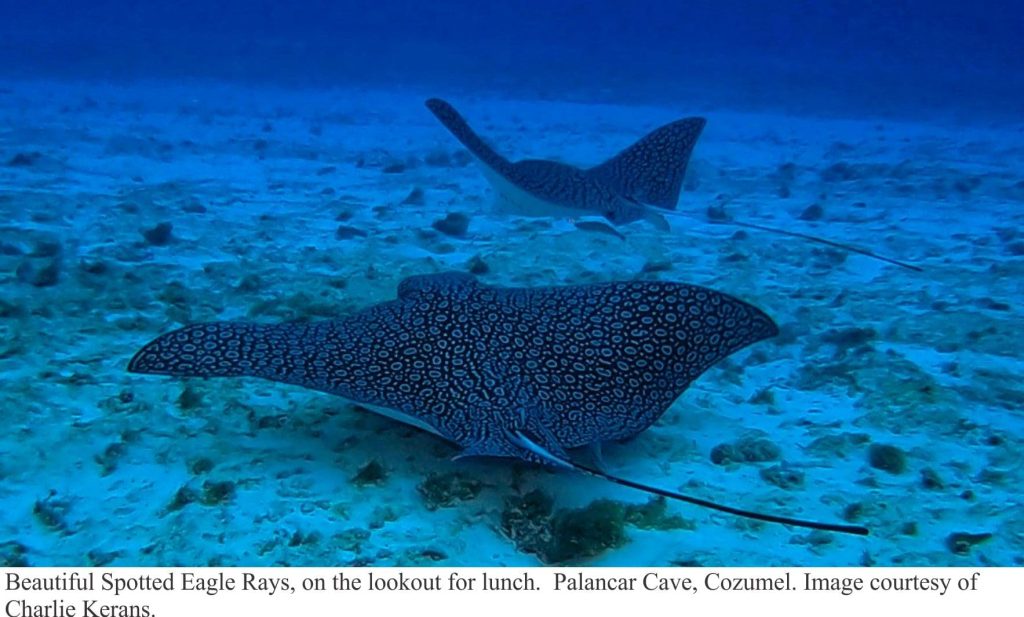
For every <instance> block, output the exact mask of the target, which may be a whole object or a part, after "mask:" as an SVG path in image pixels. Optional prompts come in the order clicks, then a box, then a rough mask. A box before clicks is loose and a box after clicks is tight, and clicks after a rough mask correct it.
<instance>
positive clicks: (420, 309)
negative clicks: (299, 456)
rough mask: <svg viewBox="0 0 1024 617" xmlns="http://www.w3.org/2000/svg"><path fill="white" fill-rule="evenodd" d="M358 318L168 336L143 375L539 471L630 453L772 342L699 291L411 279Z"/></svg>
mask: <svg viewBox="0 0 1024 617" xmlns="http://www.w3.org/2000/svg"><path fill="white" fill-rule="evenodd" d="M398 296H399V297H398V299H396V300H394V301H390V302H385V303H382V304H378V305H376V306H372V307H370V308H368V309H365V310H363V311H362V312H360V313H357V314H355V315H352V316H350V317H347V318H344V319H338V320H332V321H323V322H318V323H286V324H278V325H264V324H246V323H230V322H227V323H210V324H198V325H192V326H187V327H185V328H182V329H180V330H176V331H174V332H170V333H168V334H165V335H163V336H161V337H159V338H157V339H156V340H154V341H152V342H151V343H149V344H148V345H146V346H145V347H144V348H143V349H142V350H140V351H139V352H138V353H137V354H136V356H135V357H134V358H133V359H132V360H131V362H130V364H129V370H130V371H133V372H136V373H152V374H162V375H175V376H183V377H184V376H198V377H229V376H253V377H260V378H264V379H269V380H273V381H280V382H286V383H291V384H296V385H300V386H303V387H306V388H311V389H314V390H320V391H323V392H329V393H331V394H336V395H339V396H342V397H345V398H347V399H350V400H352V401H356V402H359V403H362V404H365V405H370V406H375V407H380V408H386V409H390V410H395V411H398V412H400V413H401V414H403V415H405V416H408V417H411V418H415V419H417V420H418V421H420V422H421V423H423V424H425V425H427V426H428V427H430V428H432V429H433V430H435V431H436V432H437V433H439V434H440V435H442V436H443V437H446V438H448V439H450V440H451V441H453V442H455V443H456V444H459V445H460V446H462V447H463V448H464V449H465V451H466V452H467V453H468V454H481V455H497V456H515V457H519V458H523V459H527V460H536V457H534V456H532V455H531V454H530V453H529V452H528V451H524V449H523V448H522V447H521V445H520V444H518V443H515V442H514V441H513V440H510V438H509V436H510V435H511V434H515V433H516V432H521V433H524V434H529V435H532V436H533V439H534V440H535V441H537V442H538V443H542V444H543V445H544V447H545V448H547V449H549V450H551V451H553V452H561V451H563V450H564V449H565V448H574V447H579V446H584V445H588V444H597V443H600V442H602V441H606V440H610V439H621V438H626V437H631V436H633V435H636V434H637V433H639V432H641V431H643V430H644V429H646V428H647V427H648V426H650V425H651V423H652V422H654V421H655V420H657V419H658V417H660V416H661V415H662V414H663V413H664V412H665V410H667V409H668V407H669V406H670V405H671V404H672V402H673V401H674V400H675V399H676V398H678V397H679V395H680V394H682V392H683V391H684V390H685V389H686V387H687V386H688V385H689V384H690V383H691V382H692V381H693V380H694V379H696V378H697V377H698V376H699V375H700V374H701V373H703V372H704V371H705V370H707V369H708V368H709V367H710V366H711V365H713V364H714V363H715V362H717V361H719V360H721V359H722V358H724V357H725V356H727V355H729V354H730V353H733V352H734V351H736V350H738V349H740V348H742V347H744V346H746V345H749V344H751V343H754V342H756V341H758V340H761V339H764V338H767V337H770V336H772V335H774V334H775V333H776V332H777V329H776V326H775V324H774V323H773V322H772V320H771V319H770V318H769V317H768V316H767V315H765V314H764V313H763V312H761V311H760V310H758V309H757V308H755V307H753V306H751V305H749V304H747V303H745V302H742V301H740V300H737V299H735V298H732V297H731V296H728V295H725V294H722V293H719V292H716V291H713V290H710V289H706V288H703V287H698V286H693V285H685V284H679V283H662V282H623V283H604V284H594V285H580V286H570V287H543V288H501V287H490V286H486V285H482V284H479V283H477V282H476V280H475V279H474V278H473V277H471V276H469V275H464V274H456V273H448V274H439V275H428V276H417V277H411V278H409V279H406V280H404V281H403V282H402V283H401V285H400V286H399V294H398Z"/></svg>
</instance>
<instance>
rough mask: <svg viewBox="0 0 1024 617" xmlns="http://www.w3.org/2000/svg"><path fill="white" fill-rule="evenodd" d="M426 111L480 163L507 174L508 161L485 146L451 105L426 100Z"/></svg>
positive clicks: (438, 100) (442, 101)
mask: <svg viewBox="0 0 1024 617" xmlns="http://www.w3.org/2000/svg"><path fill="white" fill-rule="evenodd" d="M426 104H427V109H429V110H430V111H431V112H432V113H433V114H434V116H436V117H437V119H438V120H440V121H441V124H443V125H444V126H445V128H446V129H448V130H449V131H450V132H451V134H452V135H454V136H455V138H456V139H458V140H459V141H460V142H462V145H463V146H465V147H466V149H467V150H469V151H470V152H471V153H472V154H473V156H475V157H476V158H477V159H479V160H480V162H481V163H483V164H484V165H487V166H488V167H490V168H492V169H494V170H495V171H498V172H501V173H503V174H506V175H507V174H508V169H509V167H510V166H511V165H512V163H511V162H509V160H508V159H507V158H505V157H503V156H501V155H500V154H498V153H497V152H495V150H494V148H492V147H490V146H489V145H487V142H485V141H484V140H483V139H482V138H481V137H480V136H479V135H477V134H476V131H474V130H473V128H472V127H470V126H469V123H468V122H466V119H465V118H463V117H462V114H460V113H459V112H458V111H457V110H456V109H455V108H454V107H452V105H451V103H449V102H448V101H444V100H442V99H428V100H427V103H426Z"/></svg>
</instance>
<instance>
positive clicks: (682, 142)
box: [587, 117, 707, 210]
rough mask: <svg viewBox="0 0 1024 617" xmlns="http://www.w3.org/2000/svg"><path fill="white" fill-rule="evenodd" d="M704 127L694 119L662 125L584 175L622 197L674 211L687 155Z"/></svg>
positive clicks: (687, 159) (699, 119)
mask: <svg viewBox="0 0 1024 617" xmlns="http://www.w3.org/2000/svg"><path fill="white" fill-rule="evenodd" d="M705 124H707V121H706V120H705V119H704V118H697V117H694V118H683V119H682V120H676V121H675V122H672V123H670V124H666V125H665V126H663V127H661V128H657V129H655V130H653V131H651V132H650V133H648V134H647V135H645V136H644V137H642V138H640V140H638V141H637V142H636V143H635V144H633V145H632V146H630V147H628V148H626V149H625V150H623V151H622V152H620V153H619V154H617V155H615V156H614V157H612V158H610V159H608V160H607V161H605V162H604V163H601V164H600V165H598V166H597V167H594V168H591V169H589V170H587V173H588V174H590V175H591V176H592V177H594V178H595V179H597V180H598V181H600V182H602V183H604V184H606V185H607V186H609V187H611V188H613V189H614V190H615V191H617V192H618V193H620V194H621V195H623V196H624V197H626V198H629V199H633V200H636V201H638V202H640V203H644V204H649V205H652V206H657V207H658V208H664V209H666V210H675V209H676V203H677V202H678V201H679V192H680V190H682V187H683V176H685V175H686V166H687V164H689V162H690V154H692V153H693V147H694V145H696V143H697V139H698V138H699V137H700V134H701V131H703V130H704V125H705Z"/></svg>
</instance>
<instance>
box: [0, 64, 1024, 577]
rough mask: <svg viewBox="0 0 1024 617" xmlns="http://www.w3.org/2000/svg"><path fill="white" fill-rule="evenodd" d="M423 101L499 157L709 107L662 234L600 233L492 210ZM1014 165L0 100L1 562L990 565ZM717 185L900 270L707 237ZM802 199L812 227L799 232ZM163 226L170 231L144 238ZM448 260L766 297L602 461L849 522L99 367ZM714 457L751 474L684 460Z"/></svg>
mask: <svg viewBox="0 0 1024 617" xmlns="http://www.w3.org/2000/svg"><path fill="white" fill-rule="evenodd" d="M438 95H440V96H445V97H446V98H450V100H451V101H452V102H453V103H454V104H455V105H456V106H457V107H459V108H460V110H461V111H462V112H463V113H464V114H465V115H466V117H467V118H468V119H469V121H470V122H471V123H472V124H473V125H474V126H475V127H476V128H477V129H478V130H479V131H480V132H481V133H482V134H483V135H484V136H485V137H487V138H488V139H490V141H491V142H492V143H493V144H495V145H496V146H497V147H498V149H499V150H500V151H502V152H503V153H505V154H506V155H508V156H509V157H510V158H513V159H514V158H531V157H534V158H558V159H561V160H565V161H568V162H573V163H577V164H581V165H583V164H595V163H598V162H600V161H601V160H603V159H604V158H607V157H608V156H611V155H612V154H614V153H615V152H617V151H618V150H619V149H621V148H622V147H624V146H626V145H628V144H630V143H632V141H633V140H634V139H636V138H637V137H639V136H640V135H641V134H643V133H644V132H646V131H648V130H650V129H652V128H654V127H656V126H658V125H660V124H662V123H664V122H668V121H671V120H673V119H676V118H678V117H681V116H684V115H692V114H701V115H706V116H707V117H708V120H709V123H708V127H707V129H706V131H705V133H704V135H703V137H702V138H701V140H700V143H699V144H698V146H697V149H696V152H695V155H694V159H693V161H692V164H691V168H690V172H689V174H688V176H687V180H686V189H687V190H686V192H685V193H684V195H683V198H682V200H681V204H680V211H681V212H685V213H687V215H688V218H678V219H673V230H672V231H671V232H669V233H664V232H660V231H657V230H655V229H654V228H653V227H652V226H650V225H649V224H647V223H644V222H641V223H636V224H633V225H630V226H627V227H624V228H623V229H622V231H623V232H624V234H625V236H626V237H625V239H624V240H623V239H619V238H617V237H614V236H612V235H607V234H602V233H595V232H590V231H581V230H578V229H576V228H575V227H574V226H573V224H572V222H570V221H567V220H560V219H548V220H545V219H525V218H515V217H509V216H506V215H503V214H497V213H494V212H492V211H491V197H492V193H491V189H490V187H489V186H488V185H487V184H486V182H485V180H484V178H483V177H482V175H481V174H480V173H479V170H478V169H477V168H476V166H475V164H472V163H470V162H469V161H468V159H467V157H466V155H465V153H464V152H463V151H462V149H461V147H460V146H459V145H458V144H457V143H456V142H455V140H454V139H453V138H452V137H451V136H450V135H449V134H448V133H447V132H446V131H445V130H444V129H443V128H442V127H441V126H440V125H439V124H438V122H437V121H436V120H435V119H434V118H433V117H432V116H431V114H430V113H429V112H428V111H427V110H426V109H425V108H424V106H423V100H424V99H425V98H426V97H427V96H438ZM1022 168H1024V132H1022V127H1021V126H1010V125H1005V124H1000V125H996V124H992V125H989V124H986V123H985V122H984V121H983V120H978V119H975V120H974V121H972V122H969V123H964V122H962V121H961V120H950V121H946V122H943V121H937V120H936V121H932V122H928V123H925V122H921V123H914V122H907V121H900V120H895V119H888V118H862V119H836V118H830V117H828V116H827V115H820V116H817V117H815V116H811V115H806V116H802V117H795V116H787V115H784V114H781V113H754V112H750V111H745V112H738V111H730V110H727V109H720V108H708V107H703V106H699V105H695V106H693V107H689V108H688V107H686V106H685V102H683V103H680V105H679V106H677V107H675V108H671V109H670V108H658V107H636V106H632V107H625V106H623V107H619V106H614V105H584V104H578V103H553V102H539V101H522V100H509V99H503V98H500V97H479V96H468V95H466V94H452V95H447V94H446V93H443V92H417V91H408V92H400V93H395V92H382V91H371V90H359V89H349V90H346V89H338V90H332V91H298V92H287V91H284V90H269V89H263V90H258V89H245V88H242V87H228V86H218V85H214V84H204V85H192V86H173V85H168V84H146V85H137V86H131V87H115V86H109V85H102V84H60V83H45V82H33V83H6V84H3V87H2V89H0V186H2V194H0V212H2V219H0V248H2V250H0V380H2V384H3V385H2V388H0V397H2V401H0V409H2V413H3V423H4V431H3V433H2V437H0V450H2V451H3V456H2V457H0V478H2V481H0V563H3V564H4V565H25V564H29V565H91V564H97V565H275V564H278V565H282V564H289V565H338V566H343V565H414V564H441V565H536V564H540V563H542V562H545V561H546V562H556V561H557V562H563V563H574V564H593V565H673V564H677V565H679V564H682V565H784V564H792V565H859V564H877V565H909V564H917V565H966V564H990V565H1021V564H1022V563H1024V514H1022V512H1024V510H1022V509H1021V497H1020V495H1021V493H1020V491H1019V488H1020V486H1022V485H1024V477H1022V476H1024V467H1022V458H1024V439H1022V435H1024V431H1022V429H1024V415H1022V414H1024V385H1022V383H1021V379H1020V376H1021V374H1022V370H1021V369H1022V366H1024V361H1022V357H1021V356H1022V352H1021V350H1022V349H1024V330H1022V328H1021V327H1020V326H1021V323H1024V322H1022V321H1021V303H1022V301H1024V276H1022V275H1024V232H1021V222H1022V218H1024V180H1022V176H1021V169H1022ZM414 189H419V190H420V191H421V194H420V195H412V198H410V193H412V192H413V190H414ZM721 203H725V208H726V210H727V212H728V213H729V214H730V215H732V216H734V217H736V218H738V219H744V220H748V221H752V222H757V223H761V224H768V225H775V226H782V227H787V228H790V229H793V230H796V231H802V232H807V233H817V234H820V235H826V236H828V237H830V238H833V239H838V240H843V241H847V242H852V243H855V244H858V245H860V246H864V247H869V248H872V249H873V250H876V251H878V252H882V253H885V254H887V255H890V256H893V257H898V258H900V259H904V260H907V261H912V262H914V263H917V264H919V265H921V266H922V267H924V268H925V271H924V272H923V273H915V272H910V271H907V270H902V269H900V268H897V267H893V266H889V265H886V264H881V263H879V262H876V261H873V260H870V259H867V258H865V257H861V256H856V255H846V254H844V253H841V252H837V251H834V250H831V249H828V248H824V247H821V246H819V245H815V244H810V243H807V242H802V241H799V240H793V239H787V238H781V237H777V236H772V235H768V234H764V233H759V232H753V231H752V232H749V233H739V234H737V233H736V232H737V230H736V229H735V228H733V227H729V226H725V225H712V224H709V223H708V222H707V215H706V212H707V210H708V208H709V206H714V205H716V204H721ZM812 204H818V205H819V206H821V214H822V216H821V219H820V220H817V221H807V220H802V219H801V218H800V217H801V214H803V213H804V212H805V209H807V208H808V206H810V205H812ZM450 212H458V213H464V214H466V215H468V216H469V217H470V224H469V228H468V231H467V232H466V234H465V235H464V236H463V237H449V236H447V235H445V234H442V233H439V232H437V231H436V230H434V229H433V228H432V223H433V222H434V221H436V220H438V219H440V218H442V217H443V216H444V215H446V214H447V213H450ZM165 222H166V223H170V224H171V225H172V230H171V234H170V237H169V238H161V237H159V235H160V234H158V233H149V234H148V237H147V234H146V233H145V232H146V231H147V230H152V229H153V228H154V227H156V226H157V225H158V224H160V223H165ZM339 226H347V227H349V228H353V229H355V230H357V231H352V230H351V229H350V230H349V231H348V232H347V233H346V232H344V231H343V232H342V233H341V234H340V235H341V236H352V237H339V232H338V228H339ZM363 234H365V235H363ZM471 267H472V268H474V269H477V270H481V269H486V270H487V272H486V273H484V274H481V279H482V280H483V281H485V282H487V283H490V284H501V285H524V286H532V285H554V284H570V283H583V282H591V281H609V280H617V279H631V278H637V277H641V278H653V279H661V280H673V281H684V282H691V283H698V284H702V285H707V286H711V287H714V288H716V289H719V290H721V291H725V292H728V293H731V294H733V295H736V296H739V297H741V298H744V299H746V300H748V301H750V302H752V303H754V304H755V305H757V306H759V307H761V308H763V309H765V310H766V311H767V312H768V313H769V314H770V315H772V316H773V317H774V318H775V319H776V321H777V322H779V324H781V327H782V334H781V335H780V336H779V337H777V338H776V339H774V340H770V341H766V342H762V343H759V344H756V345H754V346H753V347H751V348H749V349H748V350H744V351H743V352H740V353H738V354H736V355H734V356H732V357H731V358H729V359H728V360H726V361H725V362H723V363H721V364H720V365H719V366H717V367H716V368H714V369H712V370H711V371H709V372H708V373H707V374H705V375H704V376H703V377H702V378H701V379H699V380H698V381H697V382H696V383H695V384H694V385H693V386H692V387H691V388H690V389H689V390H688V391H687V392H686V393H685V394H684V395H683V396H682V397H681V398H680V399H679V400H678V401H677V402H676V404H675V405H674V406H673V407H672V408H671V409H670V410H669V411H668V412H667V413H666V414H665V415H664V416H663V418H662V419H661V420H660V421H659V422H658V423H657V424H656V425H655V426H653V427H652V428H651V429H649V430H647V431H646V432H644V433H642V434H641V435H640V436H639V437H638V438H636V439H635V440H633V441H631V442H629V443H625V444H618V445H611V446H608V447H606V449H605V458H606V461H607V464H608V466H609V467H610V468H611V469H612V470H614V471H616V472H617V473H620V474H621V475H625V476H627V477H630V478H633V479H636V480H640V481H644V482H647V483H650V484H655V485H660V486H665V487H668V488H673V489H681V490H684V491H685V492H689V493H692V494H695V495H698V496H701V497H706V498H711V499H717V500H719V501H722V502H725V503H730V504H732V505H736V506H740V507H744V508H747V509H759V510H764V511H769V512H777V513H786V514H789V515H795V516H801V517H805V518H814V519H820V520H825V521H843V520H846V521H851V522H855V523H858V524H863V525H867V526H869V527H870V528H871V530H872V535H871V536H870V537H868V538H861V537H853V536H845V535H838V534H830V533H821V532H808V531H807V530H803V529H796V528H787V527H784V526H780V525H772V524H760V523H754V522H751V521H747V520H742V519H737V518H734V517H731V516H727V515H724V514H718V513H714V512H710V511H707V510H702V509H697V508H694V507H691V506H687V505H683V504H677V503H669V504H667V506H663V505H662V504H660V503H658V502H650V501H649V500H648V496H647V495H645V494H643V493H638V492H636V491H632V490H629V489H625V488H620V487H617V486H613V485H611V484H608V483H606V482H603V481H601V480H597V479H592V478H587V477H581V476H577V475H573V474H570V473H564V472H551V471H546V470H542V469H537V468H533V467H530V466H528V465H521V464H515V463H513V462H510V461H507V460H495V461H459V462H452V461H451V460H450V459H451V457H452V455H453V454H455V451H454V450H453V449H452V448H451V447H450V446H448V445H446V444H444V443H442V442H440V441H439V440H438V439H437V438H435V437H433V436H431V435H428V434H425V433H422V432H420V431H418V430H416V429H413V428H411V427H407V426H405V425H402V424H397V423H395V422H393V421H391V420H388V419H385V418H382V417H379V416H376V415H374V414H372V413H369V412H366V411H363V410H359V409H356V408H354V407H352V406H351V405H349V404H348V403H346V402H345V401H343V400H341V399H338V398H335V397H331V396H328V395H324V394H320V393H316V392H311V391H305V390H302V389H300V388H296V387H291V386H286V385H280V384H273V383H269V382H261V381H257V380H244V379H232V380H228V379H225V380H210V381H201V380H194V381H188V382H182V381H177V380H173V379H167V378H161V377H153V376H140V375H129V374H128V373H126V372H125V365H126V363H127V361H128V359H129V358H130V357H131V355H132V353H133V352H134V351H136V350H137V349H138V348H139V347H140V346H141V345H142V344H144V343H146V342H147V341H149V340H150V339H151V338H153V337H155V336H156V335H157V334H159V333H161V332H164V331H167V330H169V329H172V328H174V327H177V326H180V325H182V324H184V323H190V322H195V321H206V320H216V319H254V320H263V321H281V320H287V319H324V318H331V317H334V316H342V315H345V314H348V313H351V312H353V311H355V310H357V309H359V308H360V307H364V306H367V305H370V304H373V303H376V302H379V301H383V300H386V299H390V298H392V297H393V296H394V294H395V289H396V286H397V284H398V282H399V281H400V280H401V279H402V278H403V277H405V276H407V275H411V274H418V273H429V272H435V271H441V270H448V269H453V270H463V271H465V270H468V269H470V268H471ZM737 442H738V443H740V444H741V447H738V448H736V450H737V451H741V452H747V453H753V454H752V455H749V456H747V458H755V459H756V458H765V459H769V460H764V461H758V460H745V459H744V456H740V455H738V456H736V457H735V458H739V459H740V460H738V461H731V462H728V461H725V464H716V463H715V462H713V460H712V459H713V458H717V457H713V456H712V452H713V451H714V449H715V448H716V446H719V445H721V444H735V443H737ZM872 446H875V450H874V452H875V454H876V456H875V457H874V458H875V460H874V462H872V455H871V453H872ZM877 446H883V447H882V448H878V447H877ZM885 446H892V447H893V448H887V447H885ZM720 462H723V461H720ZM532 491H540V492H532ZM524 496H529V497H528V498H526V497H524ZM594 500H605V501H599V502H597V505H593V504H592V502H593V501H594ZM609 500H610V501H609ZM524 504H532V505H530V506H529V507H527V506H525V505H524ZM588 506H589V509H587V507H588ZM639 506H645V507H639ZM954 534H968V535H959V536H958V535H954Z"/></svg>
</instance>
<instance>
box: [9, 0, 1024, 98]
mask: <svg viewBox="0 0 1024 617" xmlns="http://www.w3.org/2000/svg"><path fill="white" fill-rule="evenodd" d="M0 10H2V12H0V40H2V41H3V42H2V45H0V66H2V69H0V70H2V72H3V73H4V74H8V75H13V76H19V77H39V76H48V75H55V76H61V77H68V78H112V79H118V80H120V79H151V78H174V79H180V78H197V77H199V78H213V79H227V80H232V81H242V82H247V83H252V82H256V83H271V84H283V85H300V84H306V85H336V84H339V83H349V82H351V81H359V82H372V83H376V84H381V85H385V86H387V85H393V84H424V85H431V86H442V85H443V86H446V87H452V86H456V85H457V86H461V87H463V88H466V89H469V90H484V91H492V90H505V89H507V90H512V91H515V92H520V93H526V92H529V93H536V94H538V95H541V96H544V97H545V98H555V99H559V100H563V99H565V98H567V97H574V98H584V99H586V98H588V97H590V98H593V97H597V98H600V99H613V100H633V101H652V100H654V101H671V100H672V99H673V97H679V96H681V95H690V96H694V95H696V96H699V97H705V96H706V97H709V99H710V100H711V101H712V102H714V103H716V104H722V105H731V106H735V105H737V104H744V105H750V104H755V103H759V104H765V103H772V104H776V105H782V106H786V107H791V108H801V107H805V106H806V105H807V102H808V100H811V101H814V102H815V103H816V105H817V106H819V107H826V108H833V107H836V106H840V107H846V108H851V107H852V108H854V109H859V110H864V111H869V112H871V111H879V110H881V111H885V112H897V111H898V112H900V113H902V114H904V115H908V116H919V115H920V114H927V113H930V112H933V111H936V110H942V111H960V112H963V113H998V114H1000V115H1004V116H1014V115H1019V114H1020V113H1021V112H1022V111H1024V109H1022V101H1024V72H1022V70H1021V69H1022V61H1021V58H1022V57H1024V43H1022V41H1021V38H1020V35H1019V34H1020V32H1021V30H1022V29H1024V7H1022V5H1021V3H1020V2H1016V1H1015V0H996V1H992V2H985V3H980V4H965V3H962V2H928V1H926V0H897V1H894V2H884V3H872V4H871V5H865V4H864V3H862V2H855V1H839V2H826V3H818V2H795V3H783V2H746V1H742V0H741V1H734V0H726V1H724V2H720V1H715V0H696V1H692V2H673V1H660V0H644V1H641V2H636V3H630V5H629V6H628V7H622V6H619V5H618V4H617V3H613V2H584V1H571V2H557V3H547V2H515V3H498V2H495V3H485V4H483V5H478V4H477V3H472V2H467V3H458V2H430V3H423V2H414V1H412V0H408V1H393V0H389V1H383V2H381V1H371V0H366V1H351V0H347V1H343V2H331V1H328V0H324V1H322V2H308V1H307V2H294V3H286V2H273V1H267V0H260V1H251V2H243V1H237V2H234V1H223V0H221V1H217V2H188V1H185V2H138V3H130V4H129V3H125V2H117V1H103V0H101V1H98V2H89V3H72V4H70V5H69V4H68V3H66V2H59V1H57V0H42V1H40V2H33V3H30V4H25V3H18V2H5V3H4V6H3V8H2V9H0Z"/></svg>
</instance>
